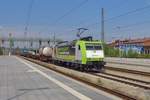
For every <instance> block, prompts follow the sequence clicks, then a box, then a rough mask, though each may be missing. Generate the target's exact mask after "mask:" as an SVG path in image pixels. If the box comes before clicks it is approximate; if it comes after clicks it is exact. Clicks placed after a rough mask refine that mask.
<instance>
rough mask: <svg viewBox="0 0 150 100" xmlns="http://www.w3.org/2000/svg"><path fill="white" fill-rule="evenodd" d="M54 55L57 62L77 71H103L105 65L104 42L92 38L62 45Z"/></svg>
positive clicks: (58, 46) (59, 45) (57, 47)
mask: <svg viewBox="0 0 150 100" xmlns="http://www.w3.org/2000/svg"><path fill="white" fill-rule="evenodd" d="M53 54H54V55H53V57H54V59H55V61H57V62H58V63H60V64H65V65H69V66H72V67H73V68H75V69H80V70H92V69H96V70H101V68H103V66H104V65H105V62H104V51H103V45H102V42H101V41H96V40H92V37H86V38H81V39H79V40H74V41H72V42H64V43H60V44H58V45H56V46H55V48H54V53H53Z"/></svg>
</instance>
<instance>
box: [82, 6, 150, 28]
mask: <svg viewBox="0 0 150 100" xmlns="http://www.w3.org/2000/svg"><path fill="white" fill-rule="evenodd" d="M148 8H150V5H147V6H145V7H141V8H137V9H134V10H130V11H128V12H126V13H123V14H120V15H117V16H114V17H111V18H107V19H105V20H104V21H105V22H107V21H110V20H114V19H117V18H120V17H123V16H127V15H130V14H133V13H135V12H139V11H142V10H145V9H148ZM98 24H100V22H95V23H92V24H89V25H87V26H85V27H86V28H87V27H88V28H89V27H93V26H95V25H98Z"/></svg>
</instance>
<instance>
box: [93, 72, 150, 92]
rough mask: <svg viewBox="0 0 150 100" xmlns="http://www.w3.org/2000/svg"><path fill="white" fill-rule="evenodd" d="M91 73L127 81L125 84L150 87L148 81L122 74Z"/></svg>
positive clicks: (123, 81)
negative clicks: (124, 76)
mask: <svg viewBox="0 0 150 100" xmlns="http://www.w3.org/2000/svg"><path fill="white" fill-rule="evenodd" d="M90 74H92V75H95V76H98V77H102V78H106V79H110V80H113V81H117V82H121V83H125V84H128V85H132V86H135V87H139V88H143V89H146V90H149V89H150V86H149V83H147V82H145V81H140V80H134V79H132V78H123V77H120V76H117V75H111V74H107V73H90Z"/></svg>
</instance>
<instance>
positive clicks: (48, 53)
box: [39, 47, 53, 62]
mask: <svg viewBox="0 0 150 100" xmlns="http://www.w3.org/2000/svg"><path fill="white" fill-rule="evenodd" d="M52 52H53V51H52V48H51V47H42V48H40V49H39V58H40V60H42V61H45V62H48V61H51V60H52Z"/></svg>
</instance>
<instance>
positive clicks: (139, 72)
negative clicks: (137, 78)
mask: <svg viewBox="0 0 150 100" xmlns="http://www.w3.org/2000/svg"><path fill="white" fill-rule="evenodd" d="M105 70H114V71H120V72H126V73H132V74H138V75H143V76H150V72H144V71H137V70H131V69H127V68H116V67H111V66H105Z"/></svg>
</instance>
